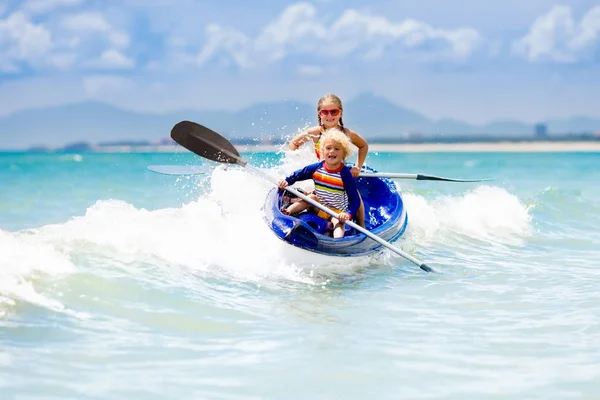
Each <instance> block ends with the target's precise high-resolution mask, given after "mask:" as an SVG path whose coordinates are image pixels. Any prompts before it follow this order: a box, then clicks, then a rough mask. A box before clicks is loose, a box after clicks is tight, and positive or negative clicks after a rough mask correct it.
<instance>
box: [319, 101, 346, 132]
mask: <svg viewBox="0 0 600 400" xmlns="http://www.w3.org/2000/svg"><path fill="white" fill-rule="evenodd" d="M319 117H321V123H322V124H323V126H325V128H333V127H335V126H338V124H339V122H340V118H342V110H340V108H339V107H338V106H337V104H335V103H334V102H332V101H326V102H324V103H323V104H322V105H321V108H320V109H319Z"/></svg>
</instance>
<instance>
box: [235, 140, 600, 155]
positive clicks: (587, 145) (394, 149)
mask: <svg viewBox="0 0 600 400" xmlns="http://www.w3.org/2000/svg"><path fill="white" fill-rule="evenodd" d="M284 146H285V145H255V146H253V145H238V146H236V148H237V149H238V150H239V151H240V152H278V151H281V150H282V149H283V148H284ZM369 151H370V152H389V153H435V152H439V153H444V152H449V153H460V152H464V153H481V152H501V153H503V152H554V153H557V152H593V153H596V152H600V141H594V142H590V141H572V142H571V141H569V142H566V141H564V142H563V141H560V142H551V141H548V142H541V141H532V142H510V141H506V142H488V143H480V142H474V143H394V144H392V143H386V144H381V143H374V144H370V145H369Z"/></svg>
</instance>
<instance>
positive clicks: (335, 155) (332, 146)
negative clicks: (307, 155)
mask: <svg viewBox="0 0 600 400" xmlns="http://www.w3.org/2000/svg"><path fill="white" fill-rule="evenodd" d="M321 152H322V154H323V160H325V165H326V166H327V168H329V169H337V168H339V167H340V165H341V164H342V162H343V161H344V159H345V158H346V152H345V150H344V147H343V146H342V144H341V143H340V142H338V141H337V140H334V139H325V141H324V142H323V146H322V147H321Z"/></svg>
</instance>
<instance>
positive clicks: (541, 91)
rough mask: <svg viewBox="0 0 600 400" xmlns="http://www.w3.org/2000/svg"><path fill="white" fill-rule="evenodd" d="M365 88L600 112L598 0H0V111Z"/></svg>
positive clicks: (474, 105) (412, 100)
mask: <svg viewBox="0 0 600 400" xmlns="http://www.w3.org/2000/svg"><path fill="white" fill-rule="evenodd" d="M364 92H370V93H373V94H375V95H378V96H381V97H384V98H386V99H388V100H390V101H392V102H393V103H395V104H397V105H400V106H403V107H407V108H410V109H413V110H415V111H417V112H420V113H422V114H424V115H426V116H428V117H430V118H445V117H448V118H457V119H461V120H464V121H467V122H471V123H487V122H491V121H495V120H501V119H519V120H522V121H525V122H538V121H543V120H546V119H551V118H565V117H570V116H580V115H587V116H593V117H600V107H598V104H600V103H599V100H598V97H600V95H599V93H600V0H595V1H591V0H569V1H568V2H567V1H564V2H562V3H560V2H554V1H548V0H419V1H418V2H417V1H414V0H370V1H368V2H367V1H355V0H314V1H308V2H295V1H284V0H262V1H255V2H247V1H239V0H220V1H208V0H206V1H200V0H0V117H2V116H6V115H9V114H11V113H15V112H18V111H23V110H28V109H33V108H45V107H51V106H56V105H62V104H71V103H77V102H82V101H87V100H98V101H103V102H106V103H109V104H112V105H115V106H118V107H122V108H125V109H129V110H135V111H143V112H153V113H163V112H169V111H174V110H182V109H212V110H215V109H226V110H235V109H240V108H243V107H246V106H249V105H252V104H255V103H259V102H271V101H278V100H296V101H302V102H306V103H309V104H316V102H317V100H318V99H319V97H321V96H322V95H324V94H326V93H336V94H338V95H339V96H340V97H341V98H342V99H343V100H345V99H351V98H353V97H355V96H357V95H358V94H360V93H364Z"/></svg>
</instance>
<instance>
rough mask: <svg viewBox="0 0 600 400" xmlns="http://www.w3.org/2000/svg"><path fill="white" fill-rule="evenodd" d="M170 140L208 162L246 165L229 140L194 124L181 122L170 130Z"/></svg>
mask: <svg viewBox="0 0 600 400" xmlns="http://www.w3.org/2000/svg"><path fill="white" fill-rule="evenodd" d="M171 138H172V139H173V140H174V141H176V142H177V143H179V144H180V145H181V146H183V147H185V148H186V149H188V150H189V151H191V152H193V153H196V154H198V155H199V156H200V157H204V158H206V159H208V160H211V161H216V162H220V163H229V164H240V165H246V162H245V161H244V160H242V158H241V157H240V153H238V151H237V149H236V148H235V147H234V146H233V145H232V144H231V143H230V142H229V140H227V139H225V138H224V137H223V136H221V135H219V134H218V133H217V132H215V131H213V130H212V129H209V128H207V127H205V126H202V125H200V124H197V123H195V122H191V121H181V122H180V123H178V124H177V125H175V126H174V127H173V129H172V130H171Z"/></svg>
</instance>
